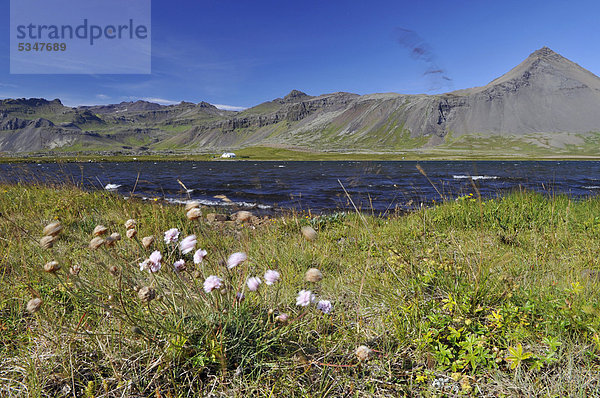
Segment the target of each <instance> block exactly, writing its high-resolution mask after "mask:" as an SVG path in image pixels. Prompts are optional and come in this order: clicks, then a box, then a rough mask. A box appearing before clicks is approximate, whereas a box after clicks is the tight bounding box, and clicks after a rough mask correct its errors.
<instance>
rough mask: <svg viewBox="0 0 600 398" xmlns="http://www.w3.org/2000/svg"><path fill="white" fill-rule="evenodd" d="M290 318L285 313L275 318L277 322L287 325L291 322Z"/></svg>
mask: <svg viewBox="0 0 600 398" xmlns="http://www.w3.org/2000/svg"><path fill="white" fill-rule="evenodd" d="M289 318H290V317H289V316H288V314H286V313H285V312H282V313H281V314H279V315H277V316H276V317H275V320H276V321H277V322H280V323H286V322H287V321H288V320H289Z"/></svg>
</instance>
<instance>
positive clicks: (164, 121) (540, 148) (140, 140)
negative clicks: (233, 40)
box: [0, 47, 600, 155]
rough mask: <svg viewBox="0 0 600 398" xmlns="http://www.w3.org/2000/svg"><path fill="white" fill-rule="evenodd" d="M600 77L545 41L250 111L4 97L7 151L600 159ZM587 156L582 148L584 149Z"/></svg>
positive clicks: (296, 94) (1, 142)
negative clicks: (397, 80) (472, 78)
mask: <svg viewBox="0 0 600 398" xmlns="http://www.w3.org/2000/svg"><path fill="white" fill-rule="evenodd" d="M599 109H600V78H598V77H597V76H596V75H594V74H592V73H591V72H589V71H587V70H585V69H584V68H582V67H580V66H579V65H577V64H575V63H574V62H571V61H569V60H568V59H566V58H564V57H562V56H561V55H559V54H557V53H555V52H554V51H552V50H550V49H549V48H547V47H544V48H541V49H539V50H537V51H535V52H533V53H532V54H531V55H529V57H527V58H526V59H525V60H524V61H523V62H521V63H520V64H519V65H517V66H516V67H514V68H513V69H511V70H510V71H509V72H507V73H506V74H504V75H503V76H501V77H499V78H497V79H495V80H493V81H491V82H490V83H488V84H487V85H485V86H482V87H474V88H469V89H464V90H458V91H453V92H450V93H445V94H439V95H424V94H423V95H402V94H396V93H385V94H370V95H362V96H361V95H357V94H352V93H344V92H339V93H333V94H324V95H320V96H310V95H307V94H305V93H303V92H301V91H298V90H293V91H291V92H290V93H289V94H287V95H286V96H284V97H283V98H277V99H274V100H273V101H269V102H265V103H262V104H259V105H257V106H254V107H252V108H249V109H246V110H244V111H242V112H233V111H223V110H220V109H217V108H216V107H214V106H213V105H211V104H208V103H206V102H201V103H199V104H193V103H186V102H182V103H180V104H177V105H169V106H164V105H159V104H154V103H151V102H146V101H136V102H122V103H120V104H114V105H98V106H85V107H83V106H82V107H78V108H70V107H65V106H63V105H62V103H61V102H60V101H59V100H53V101H47V100H44V99H36V98H32V99H7V100H2V101H0V151H5V152H30V151H47V150H54V151H63V152H65V151H69V152H74V151H99V150H108V151H125V152H139V151H146V150H148V151H154V152H160V151H169V150H178V151H186V152H207V151H213V152H215V151H220V150H225V149H227V150H231V149H236V148H241V147H248V146H272V147H284V148H302V149H310V150H314V151H331V150H334V151H350V152H365V151H378V152H399V151H438V152H440V153H450V152H452V151H455V152H460V151H463V152H464V151H471V152H477V151H480V152H482V153H483V152H489V153H493V152H499V153H506V151H507V150H508V151H511V152H515V153H519V152H523V153H525V152H527V153H534V154H535V153H545V154H553V153H559V154H560V153H564V152H565V151H571V152H578V151H579V152H581V153H586V154H588V153H589V154H592V155H594V154H600V146H599V143H600V112H598V110H599ZM582 151H583V152H582Z"/></svg>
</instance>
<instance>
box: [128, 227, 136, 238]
mask: <svg viewBox="0 0 600 398" xmlns="http://www.w3.org/2000/svg"><path fill="white" fill-rule="evenodd" d="M126 235H127V237H128V238H129V239H133V238H134V237H135V236H136V235H137V231H136V230H135V229H128V230H127V233H126Z"/></svg>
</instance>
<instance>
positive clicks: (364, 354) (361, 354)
mask: <svg viewBox="0 0 600 398" xmlns="http://www.w3.org/2000/svg"><path fill="white" fill-rule="evenodd" d="M371 353H372V350H371V349H370V348H369V347H367V346H366V345H361V346H359V347H358V348H357V349H356V352H355V354H356V357H357V358H358V360H359V361H361V362H362V361H366V360H368V359H369V357H370V356H371Z"/></svg>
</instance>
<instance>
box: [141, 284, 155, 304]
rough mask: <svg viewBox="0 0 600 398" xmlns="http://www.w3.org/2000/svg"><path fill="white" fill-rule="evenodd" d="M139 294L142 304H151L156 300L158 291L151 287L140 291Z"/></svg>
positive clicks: (145, 287)
mask: <svg viewBox="0 0 600 398" xmlns="http://www.w3.org/2000/svg"><path fill="white" fill-rule="evenodd" d="M137 294H138V297H139V299H140V300H141V301H142V303H149V302H150V301H152V300H154V299H155V298H156V290H154V289H152V288H151V287H149V286H144V287H143V288H141V289H140V290H138V292H137Z"/></svg>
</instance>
